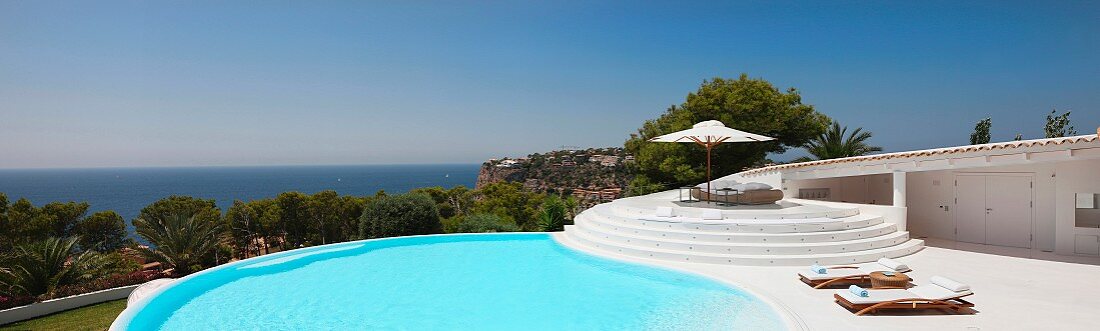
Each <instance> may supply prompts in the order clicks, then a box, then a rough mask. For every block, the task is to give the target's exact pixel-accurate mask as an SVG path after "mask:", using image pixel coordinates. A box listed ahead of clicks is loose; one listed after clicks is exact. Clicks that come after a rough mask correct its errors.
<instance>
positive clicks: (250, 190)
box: [0, 164, 481, 234]
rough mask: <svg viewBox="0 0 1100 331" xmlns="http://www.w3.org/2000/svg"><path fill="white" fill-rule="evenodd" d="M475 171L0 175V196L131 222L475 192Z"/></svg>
mask: <svg viewBox="0 0 1100 331" xmlns="http://www.w3.org/2000/svg"><path fill="white" fill-rule="evenodd" d="M480 166H481V165H480V164H390V165H314V166H310V165H292V166H197V167H134V168H129V167H127V168H50V169H0V193H4V194H6V195H7V196H8V200H9V201H10V202H11V203H14V202H15V201H16V200H18V199H19V198H27V199H28V200H30V201H31V203H33V204H34V205H35V206H41V205H44V204H46V203H49V202H54V201H61V202H68V201H76V202H87V203H88V204H89V205H90V207H89V209H88V213H89V214H91V213H94V212H97V211H102V210H114V211H115V212H117V213H118V214H119V215H121V216H122V217H123V218H125V219H126V223H127V225H126V226H127V231H129V232H130V233H131V234H133V226H132V224H130V223H131V221H132V220H133V219H134V218H135V217H137V215H138V213H139V212H140V211H141V209H142V208H144V207H145V206H147V205H149V204H151V203H153V202H155V201H157V200H160V199H163V198H166V197H168V196H171V195H187V196H192V197H196V198H203V199H214V200H215V201H216V202H217V205H218V207H219V208H221V210H222V213H223V214H224V213H225V210H226V209H227V208H229V206H231V205H232V204H233V201H234V200H242V201H249V200H256V199H264V198H272V197H275V196H276V195H278V194H279V193H282V192H288V191H298V192H302V193H307V194H313V193H317V192H320V191H324V190H334V191H336V192H337V193H339V194H341V195H355V196H367V195H374V194H375V192H378V190H385V191H386V192H387V193H404V192H408V191H410V190H412V189H415V188H421V187H434V186H442V187H445V188H450V187H454V186H459V185H463V186H466V187H469V188H473V186H474V184H475V182H476V181H477V174H478V170H479V169H480Z"/></svg>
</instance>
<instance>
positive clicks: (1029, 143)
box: [741, 128, 1100, 175]
mask: <svg viewBox="0 0 1100 331" xmlns="http://www.w3.org/2000/svg"><path fill="white" fill-rule="evenodd" d="M1098 136H1100V128H1097V129H1096V134H1095V135H1084V136H1073V137H1060V138H1044V139H1033V140H1020V141H1009V142H999V143H989V144H981V145H968V146H958V147H947V148H936V149H927V150H920V151H910V152H896V153H886V154H875V155H865V156H853V157H846V158H839V159H829V160H821V161H810V162H801V163H789V164H780V165H774V166H767V167H763V168H757V169H751V170H746V171H742V172H741V174H742V175H753V174H758V173H763V172H768V171H777V170H785V169H794V168H803V167H813V166H819V165H829V164H838V163H851V162H861V161H877V160H890V159H904V158H912V157H922V156H936V155H948V154H960V153H971V152H980V151H992V150H1000V149H1013V148H1023V147H1036V146H1047V145H1058V146H1060V145H1063V144H1076V143H1086V142H1093V141H1098V140H1100V137H1098Z"/></svg>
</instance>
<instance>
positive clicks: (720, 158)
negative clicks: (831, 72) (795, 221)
mask: <svg viewBox="0 0 1100 331" xmlns="http://www.w3.org/2000/svg"><path fill="white" fill-rule="evenodd" d="M706 120H718V121H721V122H722V123H724V124H725V125H726V126H727V127H730V128H734V129H738V130H742V131H747V132H752V133H757V134H762V135H766V136H770V137H774V138H776V140H775V141H769V142H760V143H728V144H721V145H719V146H717V147H715V148H714V154H713V161H714V162H713V167H712V170H711V171H712V173H713V177H715V178H717V177H721V176H725V175H728V174H732V173H735V172H738V171H741V170H743V169H745V168H747V167H750V166H754V165H760V164H762V163H764V162H765V160H766V156H767V154H768V153H782V152H784V151H786V150H787V149H788V148H791V147H800V146H803V145H804V144H806V143H807V142H808V141H809V140H810V139H812V138H813V137H816V136H818V135H819V134H821V133H822V132H823V131H824V130H825V126H826V124H827V123H829V119H828V117H827V116H825V115H823V114H821V113H818V112H817V111H815V110H814V107H813V106H811V105H806V104H803V103H802V96H801V95H799V93H798V91H797V90H795V89H794V88H789V89H787V90H786V91H780V90H779V89H778V88H776V87H775V86H773V85H772V84H771V83H769V82H768V81H766V80H764V79H760V78H749V77H748V75H745V74H742V75H741V77H739V78H738V79H724V78H714V79H712V80H708V81H704V82H703V84H702V86H700V87H699V89H698V90H697V91H695V92H693V93H690V94H688V96H687V98H686V99H685V101H684V102H683V103H682V104H680V105H678V106H677V105H674V106H671V107H669V108H668V110H666V111H665V112H664V114H662V115H661V116H660V117H658V118H657V119H654V120H649V121H646V122H645V123H644V124H643V125H642V127H641V128H639V129H638V132H637V133H635V134H631V136H630V139H628V140H627V141H626V143H625V147H626V150H627V151H628V152H629V153H630V154H632V155H634V157H635V162H634V165H635V166H636V167H637V169H636V171H637V176H636V177H635V178H634V180H633V181H632V182H631V183H630V189H629V193H630V194H635V195H636V194H644V193H651V192H655V191H659V190H662V189H668V188H671V187H675V186H680V185H686V184H696V183H699V182H702V181H704V180H705V179H706V152H705V151H704V150H703V149H702V148H700V147H699V146H696V145H694V144H686V143H651V142H648V140H649V139H650V138H653V137H657V136H660V135H663V134H667V133H671V132H675V131H680V130H684V129H688V128H691V126H692V125H694V124H695V123H698V122H702V121H706Z"/></svg>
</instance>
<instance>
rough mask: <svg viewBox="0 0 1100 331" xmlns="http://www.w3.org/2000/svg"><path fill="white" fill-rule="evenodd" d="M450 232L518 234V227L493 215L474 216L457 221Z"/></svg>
mask: <svg viewBox="0 0 1100 331" xmlns="http://www.w3.org/2000/svg"><path fill="white" fill-rule="evenodd" d="M451 230H452V231H451V232H455V233H485V232H519V231H520V228H519V226H516V224H515V223H511V222H508V221H507V220H505V219H503V218H501V217H500V216H497V215H493V214H475V215H470V216H467V217H463V218H461V219H458V220H457V222H456V224H455V225H454V228H453V229H451Z"/></svg>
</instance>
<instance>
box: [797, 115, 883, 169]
mask: <svg viewBox="0 0 1100 331" xmlns="http://www.w3.org/2000/svg"><path fill="white" fill-rule="evenodd" d="M845 134H847V137H846V136H845ZM868 139H871V132H863V128H856V129H855V130H853V131H852V133H850V134H848V127H847V126H845V127H843V128H842V127H841V126H840V123H838V122H837V121H833V124H832V125H831V126H830V127H829V129H828V130H825V133H822V134H821V135H820V136H818V137H816V138H813V139H811V140H810V142H809V143H807V144H806V151H808V152H810V154H811V155H813V156H815V157H817V159H818V160H826V159H835V158H841V157H851V156H860V155H867V154H870V153H873V152H881V151H882V147H878V146H871V145H868V144H867V140H868Z"/></svg>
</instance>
